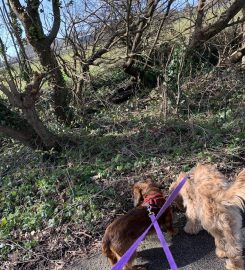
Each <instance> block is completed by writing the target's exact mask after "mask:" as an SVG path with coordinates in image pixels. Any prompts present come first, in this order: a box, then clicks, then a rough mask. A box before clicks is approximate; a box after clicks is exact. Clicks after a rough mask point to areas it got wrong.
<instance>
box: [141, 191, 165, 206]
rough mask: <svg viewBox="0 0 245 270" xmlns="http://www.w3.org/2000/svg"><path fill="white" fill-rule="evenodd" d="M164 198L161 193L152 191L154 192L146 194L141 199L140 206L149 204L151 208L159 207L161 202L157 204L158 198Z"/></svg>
mask: <svg viewBox="0 0 245 270" xmlns="http://www.w3.org/2000/svg"><path fill="white" fill-rule="evenodd" d="M162 199H164V197H163V195H162V193H154V194H149V195H146V196H145V198H144V201H143V204H142V206H147V205H150V206H151V207H152V208H161V207H162V203H161V204H159V202H158V201H159V200H161V201H162Z"/></svg>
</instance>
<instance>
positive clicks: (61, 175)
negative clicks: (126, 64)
mask: <svg viewBox="0 0 245 270" xmlns="http://www.w3.org/2000/svg"><path fill="white" fill-rule="evenodd" d="M122 79H125V78H122ZM202 82H203V80H202ZM207 82H212V81H210V79H206V83H207ZM190 83H192V82H191V81H190ZM223 83H224V82H223ZM204 84H205V83H203V85H202V84H200V87H203V86H204ZM192 85H193V83H192ZM217 85H218V83H217ZM241 85H242V83H241ZM187 88H188V89H190V88H191V87H190V86H189V85H188V86H187ZM207 89H208V88H207ZM210 89H211V88H210ZM212 89H213V90H212V93H211V95H208V94H207V96H208V98H206V97H205V96H201V99H202V100H201V103H200V104H202V106H201V107H200V106H199V105H198V104H199V103H198V101H200V96H199V93H200V92H199V91H198V87H197V86H196V87H192V90H193V91H192V92H190V91H189V92H188V95H187V94H186V96H185V97H186V99H183V100H184V103H183V107H184V108H185V109H183V108H182V111H181V112H180V113H178V114H176V115H174V114H169V116H168V117H167V119H163V117H162V114H161V113H160V105H161V104H160V103H161V101H160V94H159V93H158V92H157V91H156V92H155V94H152V96H151V97H150V98H145V99H143V100H142V99H140V100H139V99H138V98H137V97H135V98H134V99H132V100H131V101H128V102H127V103H125V104H123V105H120V106H119V105H117V106H110V107H105V108H102V109H101V110H100V111H98V112H96V113H94V114H92V115H87V116H85V117H84V118H83V119H82V120H81V121H80V123H79V124H78V125H77V127H73V128H71V129H69V130H65V131H64V132H67V133H69V134H70V133H73V134H76V136H77V140H79V142H80V143H79V146H78V147H77V148H75V149H69V148H67V149H65V151H63V153H62V155H61V156H59V158H57V159H56V160H54V161H52V162H51V161H44V160H43V154H42V153H40V152H33V151H31V150H30V149H28V148H26V147H23V146H20V145H18V144H17V143H13V142H10V141H3V143H2V146H1V149H0V151H1V156H0V204H1V208H0V261H1V262H2V265H3V266H2V267H4V269H7V267H13V269H38V268H37V265H40V264H44V265H46V266H47V265H52V263H57V261H59V262H60V263H61V264H62V263H64V261H66V260H69V259H70V258H71V257H73V256H75V255H80V254H81V253H83V254H85V253H86V252H88V247H89V249H92V250H93V248H96V247H97V244H98V241H99V240H100V238H101V235H102V233H103V232H104V229H105V227H106V225H107V224H108V223H109V222H110V221H111V220H112V219H113V218H114V217H115V216H116V215H117V214H119V213H120V214H121V213H123V212H124V211H127V210H128V209H129V208H130V207H132V200H131V195H130V188H131V185H132V184H133V183H134V182H135V181H137V180H140V179H144V178H146V177H151V178H152V179H153V180H155V181H158V182H159V183H161V184H162V185H163V186H165V188H166V189H167V188H168V186H169V184H170V182H171V181H173V179H174V178H175V176H176V174H177V173H179V172H180V170H184V171H188V170H189V169H190V168H191V167H192V166H193V165H195V164H196V162H198V161H201V162H213V163H217V164H218V165H219V168H220V169H221V171H223V172H224V173H226V174H227V175H228V176H232V175H233V174H234V173H235V172H237V170H239V168H240V167H242V166H243V164H244V158H245V152H244V142H245V123H244V115H245V111H244V107H243V106H242V104H243V100H244V93H243V91H240V92H239V93H237V91H238V90H237V89H241V88H240V85H238V84H237V82H236V86H234V87H233V88H232V89H234V92H236V95H235V96H232V93H233V92H231V91H230V92H229V102H228V103H227V102H226V103H225V104H226V107H224V106H221V108H220V107H215V108H214V107H213V105H212V106H210V107H209V109H208V110H207V109H206V108H207V107H206V106H204V105H205V104H206V105H208V103H210V102H211V101H212V98H213V97H214V99H215V94H216V92H215V89H214V88H212ZM217 89H218V86H217ZM230 89H231V88H230ZM219 90H220V91H221V90H222V91H223V88H219ZM153 92H154V91H153ZM205 93H206V92H205ZM226 93H227V92H226ZM232 97H234V99H232ZM195 98H196V106H195V102H194V100H195ZM190 99H191V101H192V103H191V104H189V105H188V100H190ZM205 102H206V103H205ZM219 105H221V104H219ZM188 106H189V107H188ZM212 108H213V110H212ZM187 109H188V112H187ZM194 109H196V110H194ZM35 267H36V268H35ZM49 267H50V266H49ZM50 269H51V267H50Z"/></svg>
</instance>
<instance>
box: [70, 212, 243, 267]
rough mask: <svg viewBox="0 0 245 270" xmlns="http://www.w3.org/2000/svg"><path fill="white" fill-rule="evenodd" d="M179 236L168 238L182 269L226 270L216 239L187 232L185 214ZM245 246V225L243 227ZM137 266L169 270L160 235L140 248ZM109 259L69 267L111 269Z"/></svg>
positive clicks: (180, 219) (97, 257)
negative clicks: (216, 249)
mask: <svg viewBox="0 0 245 270" xmlns="http://www.w3.org/2000/svg"><path fill="white" fill-rule="evenodd" d="M177 219H178V223H177V224H176V225H177V227H180V228H181V229H180V232H179V234H178V235H176V236H175V237H173V238H172V240H169V239H166V240H167V241H168V243H169V246H170V250H171V252H172V254H173V257H174V258H175V262H176V264H177V266H178V268H179V269H182V270H225V260H224V259H220V258H218V257H217V256H216V255H215V245H214V239H213V237H212V236H210V235H209V234H208V233H207V232H206V231H201V232H200V233H199V234H197V235H187V234H186V233H185V232H184V231H183V229H182V228H183V225H184V223H185V220H184V217H183V216H182V215H179V216H178V217H177ZM242 233H243V246H244V248H245V228H243V229H242ZM135 265H137V266H144V267H145V268H146V269H147V270H168V269H170V268H169V265H168V263H167V260H166V258H165V256H164V253H163V250H162V248H161V246H160V244H159V240H158V239H157V237H155V236H154V237H152V238H150V239H146V240H144V242H143V243H142V244H141V246H140V248H139V250H138V256H137V260H136V263H135ZM109 269H110V267H109V264H108V261H107V259H106V258H104V257H103V256H102V255H101V254H95V255H94V256H92V257H90V258H87V259H84V260H81V261H77V262H74V263H73V264H71V265H70V266H69V267H67V268H66V270H109Z"/></svg>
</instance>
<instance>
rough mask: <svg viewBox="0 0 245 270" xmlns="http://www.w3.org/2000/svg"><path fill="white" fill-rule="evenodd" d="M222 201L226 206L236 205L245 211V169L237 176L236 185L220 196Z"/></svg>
mask: <svg viewBox="0 0 245 270" xmlns="http://www.w3.org/2000/svg"><path fill="white" fill-rule="evenodd" d="M220 200H221V202H222V204H224V205H234V206H237V207H239V208H240V209H242V210H245V204H244V201H245V169H243V170H242V171H241V172H240V173H239V174H238V175H237V176H236V178H235V181H234V183H233V184H232V185H231V186H230V187H229V188H228V189H227V190H226V191H224V193H223V192H222V193H221V194H220Z"/></svg>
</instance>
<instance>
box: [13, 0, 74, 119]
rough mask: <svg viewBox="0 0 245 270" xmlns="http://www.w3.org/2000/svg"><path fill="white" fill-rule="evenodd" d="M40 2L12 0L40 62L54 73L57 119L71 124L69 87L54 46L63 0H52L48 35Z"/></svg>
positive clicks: (51, 78)
mask: <svg viewBox="0 0 245 270" xmlns="http://www.w3.org/2000/svg"><path fill="white" fill-rule="evenodd" d="M40 3H41V1H39V0H28V1H26V6H23V5H22V4H21V3H20V1H19V0H9V4H10V7H11V9H12V10H13V12H14V13H15V14H16V16H17V17H18V19H19V20H20V21H21V23H22V24H23V26H24V29H25V33H26V37H27V39H28V41H29V43H30V44H31V45H32V46H33V48H34V50H35V51H36V53H37V55H38V57H39V60H40V63H41V65H42V66H43V67H44V69H45V70H46V71H47V72H49V73H51V74H52V76H50V83H51V85H52V87H53V89H54V97H53V99H54V107H55V112H56V115H57V117H58V119H60V120H62V121H63V122H66V123H69V122H70V120H71V110H70V108H69V90H68V89H67V87H66V83H65V80H64V78H63V75H62V71H61V69H60V67H59V64H58V62H57V60H56V57H55V54H54V52H53V50H52V48H51V44H52V43H53V42H54V40H55V38H56V36H57V34H58V31H59V28H60V1H59V0H52V9H53V25H52V27H51V30H50V31H49V33H48V34H45V31H44V27H43V24H42V21H41V18H40V14H39V7H40Z"/></svg>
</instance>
